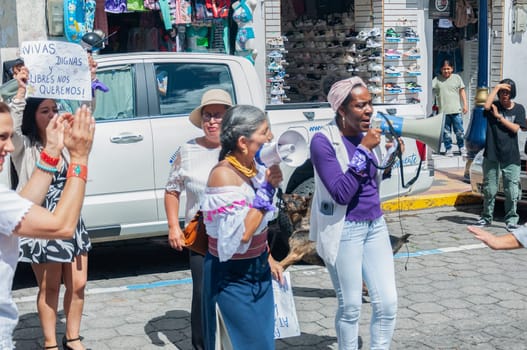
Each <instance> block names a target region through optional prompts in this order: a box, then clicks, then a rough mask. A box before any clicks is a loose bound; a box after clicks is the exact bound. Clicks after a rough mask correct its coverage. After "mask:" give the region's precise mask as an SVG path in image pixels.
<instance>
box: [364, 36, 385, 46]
mask: <svg viewBox="0 0 527 350" xmlns="http://www.w3.org/2000/svg"><path fill="white" fill-rule="evenodd" d="M381 46H382V45H381V44H380V43H378V42H376V41H375V40H373V39H371V38H368V39H367V40H366V47H368V48H376V47H381Z"/></svg>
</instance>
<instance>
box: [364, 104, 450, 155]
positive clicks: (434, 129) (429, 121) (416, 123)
mask: <svg viewBox="0 0 527 350" xmlns="http://www.w3.org/2000/svg"><path fill="white" fill-rule="evenodd" d="M388 122H389V123H390V124H391V126H392V127H393V130H394V131H395V134H396V135H394V136H398V137H400V136H402V137H409V138H413V139H416V140H419V141H421V142H423V143H425V144H426V145H427V146H428V147H430V148H432V149H433V150H434V151H435V152H439V150H440V149H441V139H442V136H443V129H444V123H445V118H443V114H442V113H439V114H438V115H436V116H433V117H430V118H425V119H410V118H403V117H398V116H395V115H389V114H384V113H377V115H376V116H375V117H372V119H371V124H370V127H371V128H379V129H381V130H382V133H383V134H388V135H389V134H391V133H392V132H391V130H390V126H389V125H388Z"/></svg>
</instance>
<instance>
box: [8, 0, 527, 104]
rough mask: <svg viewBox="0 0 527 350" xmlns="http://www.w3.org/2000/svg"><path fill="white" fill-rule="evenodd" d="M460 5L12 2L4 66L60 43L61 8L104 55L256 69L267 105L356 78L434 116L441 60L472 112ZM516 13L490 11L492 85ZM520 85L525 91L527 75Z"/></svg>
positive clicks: (308, 96) (493, 6)
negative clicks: (36, 43)
mask: <svg viewBox="0 0 527 350" xmlns="http://www.w3.org/2000/svg"><path fill="white" fill-rule="evenodd" d="M461 1H463V0H459V1H453V0H441V1H440V0H437V1H436V0H433V1H421V0H390V1H386V0H282V1H279V0H265V1H263V0H260V1H258V0H243V1H241V0H240V1H228V0H224V1H219V0H166V1H161V2H160V1H157V0H147V1H144V0H128V1H127V0H113V1H106V0H38V1H34V0H17V1H16V5H15V4H11V5H8V6H7V7H5V9H4V13H2V15H3V16H4V17H3V18H2V21H0V22H1V23H0V29H1V30H2V33H3V36H2V38H0V39H2V40H3V43H4V44H3V46H2V48H0V60H1V61H2V62H4V61H6V60H10V59H13V58H15V57H16V50H17V47H16V46H17V44H19V43H20V42H22V41H25V40H46V39H49V40H66V38H67V35H66V34H67V33H66V32H67V28H68V23H69V22H70V21H68V20H67V19H66V18H65V17H64V7H65V6H69V5H70V3H83V4H87V3H90V2H92V3H94V4H95V7H94V12H93V21H92V22H93V27H92V28H95V29H100V30H102V31H104V32H105V33H106V34H107V35H111V36H110V37H109V40H108V43H107V46H106V48H105V49H104V50H103V51H102V54H106V53H112V52H133V51H178V52H182V51H183V52H213V53H224V54H234V55H241V56H244V57H247V59H252V60H254V61H255V67H256V69H257V72H258V74H259V76H260V80H261V82H260V83H261V84H262V85H263V86H265V87H266V91H267V98H268V102H269V103H288V102H309V101H320V100H324V99H325V93H324V92H325V91H324V90H325V86H324V84H325V83H327V82H328V81H329V78H330V77H332V78H333V77H335V76H336V77H347V76H352V75H358V76H361V77H362V78H364V80H365V81H366V82H367V84H368V86H369V87H370V91H371V92H372V94H373V97H374V101H375V102H377V103H397V104H399V103H421V104H423V105H424V106H426V108H427V110H429V111H431V106H432V103H433V98H432V95H431V92H430V89H429V86H430V82H431V80H432V78H433V76H434V74H436V73H437V72H436V69H435V67H436V65H437V64H438V63H437V62H438V60H439V58H440V57H444V56H445V55H452V58H454V60H455V61H456V62H458V63H459V64H458V69H457V72H458V73H459V74H460V75H461V76H462V77H463V79H464V81H465V84H466V85H467V86H468V87H469V88H468V89H467V91H468V93H469V102H470V103H471V104H472V103H473V100H474V98H473V97H474V96H473V93H472V91H475V88H476V86H475V85H476V74H477V73H476V72H477V61H478V57H477V47H478V42H477V40H475V38H476V35H477V33H476V28H477V27H476V25H477V24H476V23H472V20H473V19H474V18H477V11H478V9H477V1H476V0H467V1H463V2H464V3H468V5H470V6H471V8H472V9H473V11H474V13H473V15H472V17H470V16H469V17H468V18H466V19H465V20H466V22H467V24H466V25H465V26H463V25H461V24H460V23H459V20H460V18H459V16H457V15H456V8H457V5H458V4H460V2H461ZM162 4H165V5H168V8H167V7H166V6H161V5H162ZM445 4H448V5H449V6H450V10H449V11H447V12H448V14H447V15H445V18H442V19H440V18H437V17H436V14H434V11H435V10H436V7H437V6H439V8H442V7H443V6H444V5H445ZM175 5H177V6H175ZM522 6H523V5H522ZM522 6H519V5H513V4H512V2H511V1H509V0H505V1H501V2H498V1H495V2H492V1H491V2H490V3H489V11H490V12H491V13H492V16H490V20H489V29H490V33H491V36H490V38H489V44H490V47H491V49H490V52H491V53H492V54H491V55H490V57H489V60H490V61H489V64H490V66H489V84H490V85H492V84H493V83H495V82H496V81H498V80H499V79H500V78H501V77H502V76H505V75H510V74H509V71H507V70H508V69H509V70H510V69H512V67H514V64H504V62H505V61H507V60H508V61H511V60H513V59H514V57H515V56H518V55H516V54H515V55H505V53H506V52H518V53H521V52H527V50H522V46H524V40H523V41H522V40H521V38H522V36H523V33H524V29H525V28H524V27H525V26H523V27H522V26H521V25H520V24H521V23H522V22H518V21H515V22H514V23H519V24H514V25H513V24H511V21H512V20H511V19H513V18H520V19H521V16H520V15H519V14H518V13H520V12H521V11H520V10H522V9H523V7H522ZM509 8H510V11H509ZM77 15H78V16H80V17H79V18H84V19H81V20H80V21H79V23H78V24H81V25H80V26H77V27H78V28H81V29H82V28H83V26H89V23H90V21H89V20H86V16H84V17H82V13H81V14H77V13H76V16H77ZM13 19H16V20H13ZM449 23H451V25H450V24H449ZM513 26H514V28H513ZM74 27H75V29H77V27H76V26H75V25H74ZM240 28H241V29H243V30H242V31H240ZM113 33H115V34H113ZM112 34H113V35H112ZM520 55H521V54H520ZM508 61H507V62H508ZM515 68H518V67H517V66H516V67H515ZM521 69H523V67H521ZM519 76H520V78H518V80H519V82H518V84H519V86H521V85H522V81H521V79H522V78H523V76H527V75H524V74H520V75H519Z"/></svg>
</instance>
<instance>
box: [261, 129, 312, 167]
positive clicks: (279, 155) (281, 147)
mask: <svg viewBox="0 0 527 350" xmlns="http://www.w3.org/2000/svg"><path fill="white" fill-rule="evenodd" d="M307 158H308V149H307V142H306V140H305V139H304V137H303V136H302V135H301V134H300V133H299V132H297V131H295V130H287V131H285V132H284V133H283V134H282V135H280V137H278V141H276V142H269V143H266V144H264V145H263V146H262V147H260V149H259V150H258V152H257V153H256V156H255V159H256V161H257V162H258V163H260V164H262V165H264V166H266V167H270V166H271V165H273V164H278V163H280V162H284V163H285V164H287V165H288V166H290V167H297V166H300V165H302V164H304V162H305V161H306V160H307Z"/></svg>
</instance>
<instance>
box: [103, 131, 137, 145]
mask: <svg viewBox="0 0 527 350" xmlns="http://www.w3.org/2000/svg"><path fill="white" fill-rule="evenodd" d="M110 141H111V142H113V143H135V142H141V141H143V135H141V134H132V133H128V132H124V133H122V134H120V135H119V136H112V137H110Z"/></svg>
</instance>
